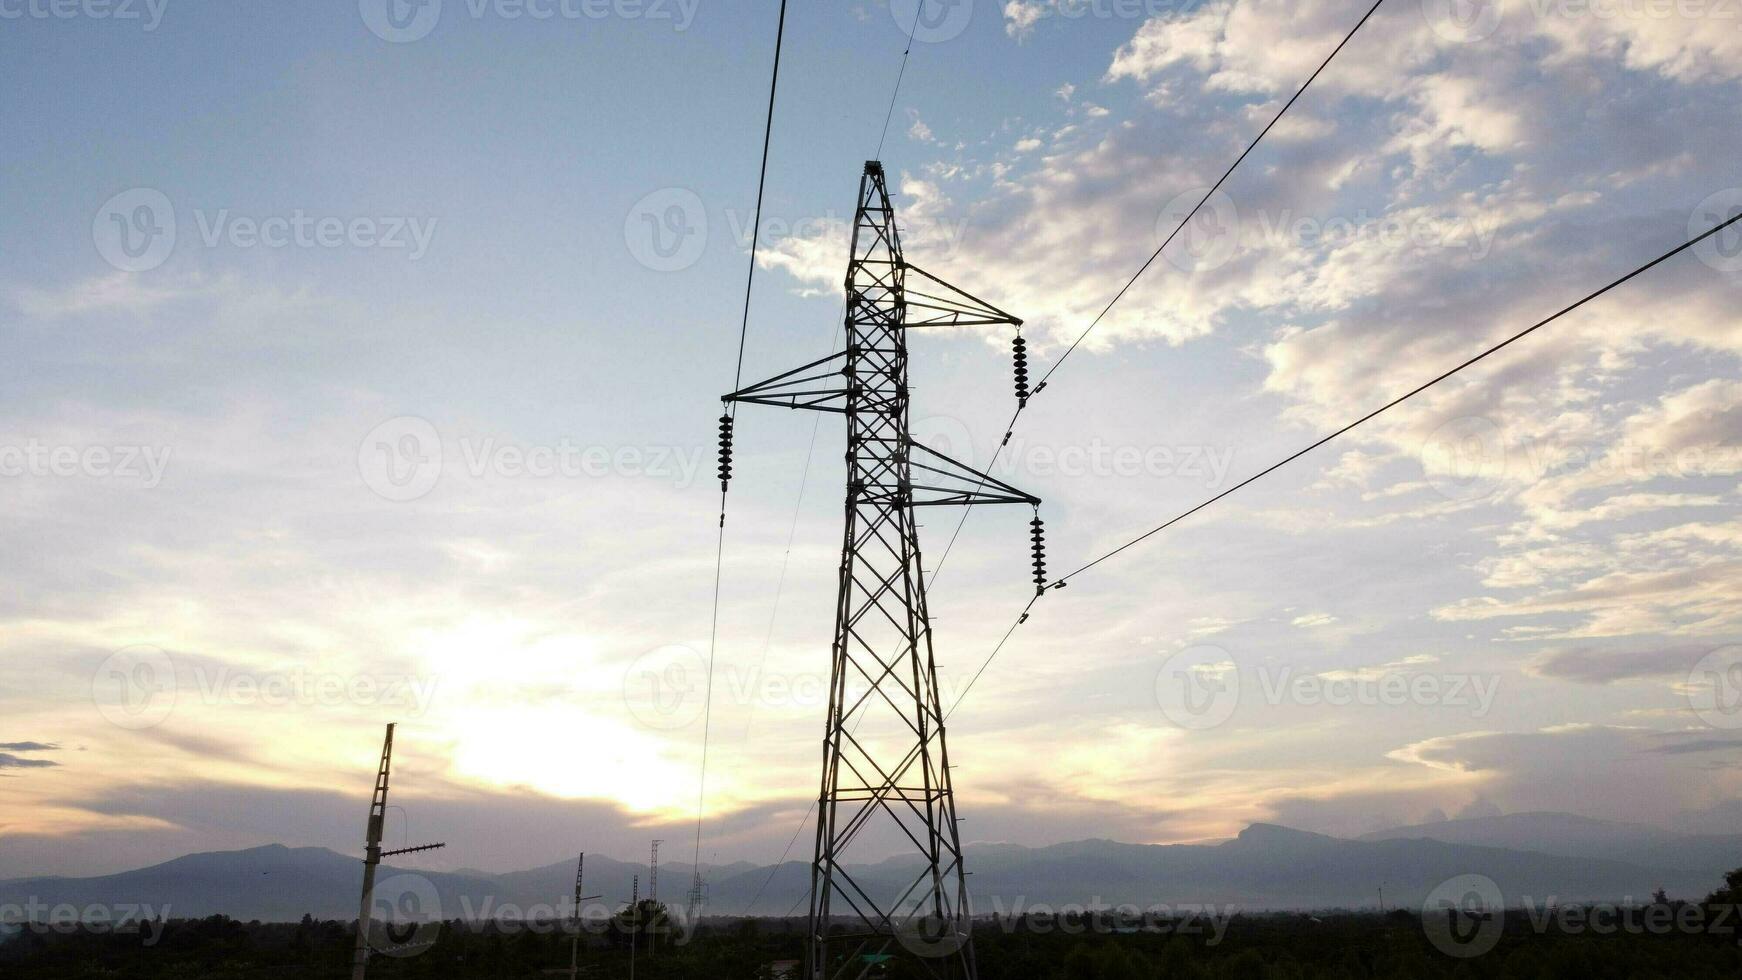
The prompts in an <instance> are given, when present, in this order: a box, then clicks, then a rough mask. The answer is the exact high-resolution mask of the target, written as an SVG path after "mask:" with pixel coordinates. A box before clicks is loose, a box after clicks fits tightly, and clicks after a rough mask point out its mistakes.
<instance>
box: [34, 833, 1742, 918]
mask: <svg viewBox="0 0 1742 980" xmlns="http://www.w3.org/2000/svg"><path fill="white" fill-rule="evenodd" d="M966 862H967V866H968V868H969V869H970V870H971V871H972V876H971V877H970V878H969V887H970V891H971V892H972V894H973V897H974V910H975V912H976V914H981V915H985V914H990V913H995V912H996V913H1001V914H1012V913H1016V912H1020V911H1022V910H1024V909H1030V908H1032V907H1033V906H1034V905H1035V904H1037V903H1044V904H1046V905H1050V906H1052V907H1054V908H1057V907H1060V906H1065V905H1093V904H1120V903H1135V904H1138V905H1142V906H1152V905H1157V904H1164V905H1170V906H1180V905H1218V906H1225V905H1235V906H1238V907H1240V908H1242V909H1246V910H1289V909H1328V908H1374V907H1377V906H1378V904H1379V902H1380V900H1381V898H1380V896H1381V890H1383V895H1384V902H1385V904H1386V906H1387V907H1392V908H1399V907H1400V908H1411V907H1414V908H1420V906H1421V903H1422V902H1423V901H1424V900H1425V898H1426V896H1427V895H1428V893H1429V892H1430V891H1432V890H1433V889H1434V888H1435V887H1436V886H1437V885H1439V884H1440V883H1442V882H1444V881H1447V880H1448V879H1451V878H1454V877H1457V876H1459V875H1464V874H1482V875H1486V876H1487V877H1489V878H1491V879H1493V880H1494V882H1495V883H1496V884H1497V885H1498V886H1499V887H1500V889H1501V892H1502V894H1503V895H1504V896H1505V897H1506V899H1507V901H1508V903H1509V904H1521V903H1526V902H1530V903H1541V902H1546V901H1551V900H1553V901H1563V902H1565V901H1619V900H1624V899H1628V898H1632V899H1644V898H1645V897H1646V896H1648V895H1649V894H1650V893H1651V892H1652V891H1653V890H1654V889H1656V888H1659V887H1662V888H1665V889H1667V890H1668V891H1669V892H1670V894H1671V895H1672V896H1675V897H1682V898H1699V897H1702V896H1704V895H1705V894H1706V893H1707V892H1709V891H1710V890H1712V889H1713V888H1714V887H1716V886H1717V885H1718V884H1719V883H1720V882H1721V879H1722V876H1723V872H1724V871H1726V870H1728V869H1731V868H1735V867H1737V866H1742V836H1732V837H1695V836H1686V835H1677V834H1674V833H1670V832H1668V831H1664V830H1660V829H1657V828H1653V827H1647V826H1644V825H1637V824H1625V823H1612V822H1605V821H1598V820H1590V819H1587V818H1583V817H1576V816H1572V815H1569V814H1558V813H1521V814H1512V815H1508V816H1502V817H1481V818H1473V819H1465V820H1450V821H1444V822H1440V823H1434V824H1424V825H1420V826H1413V827H1399V828H1395V829H1392V830H1386V831H1380V832H1378V833H1373V834H1368V835H1365V836H1364V837H1362V838H1360V839H1358V840H1350V839H1344V838H1338V837H1329V836H1325V835H1323V834H1314V833H1308V832H1305V831H1300V830H1292V829H1289V828H1286V827H1279V826H1275V825H1271V824H1253V825H1252V826H1250V827H1248V828H1247V829H1246V830H1244V831H1242V832H1241V833H1240V835H1239V836H1238V837H1235V838H1234V839H1232V840H1228V841H1223V842H1221V843H1215V844H1168V845H1147V844H1121V843H1117V842H1114V841H1107V840H1083V841H1076V842H1072V843H1066V844H1056V845H1052V846H1049V847H1039V848H1029V847H1021V846H1017V845H1012V844H979V845H972V846H970V847H969V848H968V849H967V854H966ZM360 870H361V869H360V863H359V861H358V859H357V858H354V857H347V856H345V855H342V854H338V853H336V852H334V851H331V850H327V849H325V848H290V847H285V846H282V845H269V846H265V847H257V848H252V849H249V850H243V851H225V852H214V853H206V854H192V855H188V856H186V857H182V858H177V859H176V860H173V861H169V862H166V863H164V864H159V865H155V866H153V867H149V868H142V869H139V870H136V871H128V872H123V873H120V874H113V875H105V876H102V877H95V878H59V877H39V878H23V879H15V880H11V881H0V905H4V904H8V903H11V904H20V905H22V904H24V903H26V902H27V901H33V902H35V903H36V904H37V905H38V906H39V907H40V906H55V905H61V904H70V905H74V906H77V907H81V908H83V907H86V906H90V905H96V904H101V905H106V906H110V907H115V906H149V908H150V911H151V912H152V913H162V914H164V915H165V916H166V917H170V918H186V917H199V916H206V915H213V914H225V915H230V916H233V917H235V918H238V919H243V920H249V919H260V920H263V921H293V920H296V919H299V918H301V917H302V916H303V914H305V913H308V914H312V915H314V916H315V917H317V918H327V919H352V918H355V916H356V912H357V904H356V903H357V893H358V887H359V883H360ZM918 870H919V866H918V865H917V864H915V863H913V862H912V861H910V860H907V859H891V860H889V861H885V862H882V863H879V864H870V865H863V866H858V867H854V868H853V869H852V873H853V875H854V877H855V879H856V880H857V881H859V882H860V883H861V884H863V885H865V886H866V887H867V888H868V889H869V890H872V891H873V893H875V891H876V889H883V890H886V891H891V892H894V891H899V890H901V889H902V888H904V887H905V886H906V885H907V884H908V883H909V882H911V881H912V880H913V878H914V877H915V876H916V875H917V874H918ZM703 875H704V878H705V879H706V880H707V881H708V883H709V887H708V902H707V907H706V911H707V912H708V913H709V914H714V915H744V914H753V915H760V916H785V915H792V914H799V913H802V911H803V904H804V898H805V895H806V893H807V889H808V886H809V878H810V869H809V865H808V864H807V863H804V862H796V861H794V862H787V863H784V864H781V865H779V866H764V867H757V866H754V865H751V864H748V863H739V864H733V865H721V866H712V867H709V866H704V867H703ZM400 876H415V877H405V878H402V877H400ZM691 876H692V871H691V868H690V866H688V865H683V864H672V865H664V866H662V867H661V868H660V881H661V883H662V885H663V886H664V888H663V894H664V896H665V901H666V902H668V903H669V904H672V905H682V904H683V903H684V896H685V895H686V893H687V891H688V888H689V884H690V880H691ZM636 877H639V879H640V882H639V883H640V887H641V890H642V894H644V895H645V894H647V892H648V890H649V888H650V886H651V884H652V883H651V881H650V880H649V875H648V868H647V866H646V865H645V864H633V863H627V862H621V861H616V860H612V859H610V858H606V857H602V856H591V855H590V856H588V858H587V878H586V884H587V889H586V890H587V891H588V893H590V894H598V895H602V896H604V898H603V899H602V900H601V902H600V905H599V907H600V908H601V909H603V908H604V907H606V906H609V907H611V908H615V907H617V906H619V905H621V904H623V903H625V902H626V901H627V900H628V897H629V893H630V889H631V887H632V881H633V879H635V878H636ZM379 878H380V880H381V881H382V882H383V884H384V885H385V886H386V887H388V888H401V887H412V888H416V889H418V890H419V893H420V894H423V895H430V894H433V895H434V896H435V897H436V898H437V899H438V900H439V902H440V911H441V914H442V915H443V916H445V917H448V918H488V917H493V916H495V915H498V914H504V906H505V905H508V906H514V907H515V908H516V909H517V910H518V911H514V910H510V911H508V912H507V913H506V914H508V915H509V916H510V917H513V916H515V915H517V914H519V913H520V912H524V911H527V910H532V909H538V908H541V907H543V908H546V909H548V908H553V907H557V906H558V905H559V903H560V902H561V900H562V899H563V897H564V896H567V895H571V894H572V889H573V886H574V865H573V863H572V862H570V861H561V862H557V863H555V864H550V865H547V866H544V867H540V868H533V869H530V870H527V871H517V872H512V873H506V874H498V873H491V872H484V871H476V870H464V871H453V872H436V871H419V870H417V869H416V868H415V866H414V865H410V863H408V866H405V867H389V866H384V867H383V868H382V869H381V871H380V875H379ZM389 883H391V884H389Z"/></svg>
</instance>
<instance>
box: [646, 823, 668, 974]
mask: <svg viewBox="0 0 1742 980" xmlns="http://www.w3.org/2000/svg"><path fill="white" fill-rule="evenodd" d="M663 843H665V841H662V840H656V841H654V842H653V857H652V859H651V860H649V861H648V862H647V866H648V867H649V868H650V869H651V874H652V880H651V881H650V882H649V883H648V886H647V904H648V906H649V912H648V929H647V958H648V959H653V957H654V956H655V955H656V954H658V952H659V933H658V926H657V925H656V924H655V922H654V920H653V917H654V916H655V915H657V914H658V913H659V845H661V844H663Z"/></svg>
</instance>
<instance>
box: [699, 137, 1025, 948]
mask: <svg viewBox="0 0 1742 980" xmlns="http://www.w3.org/2000/svg"><path fill="white" fill-rule="evenodd" d="M846 288H847V322H846V338H847V343H846V348H845V350H843V351H841V352H839V353H837V354H832V355H830V356H829V357H825V358H822V359H821V360H818V361H813V362H811V363H809V364H806V365H803V366H802V367H799V368H795V369H793V370H791V371H787V372H786V373H784V374H780V375H776V376H775V377H773V378H770V379H768V380H767V381H763V382H760V383H758V384H754V385H751V386H749V387H746V388H742V389H740V390H738V391H735V392H733V393H732V394H730V395H727V396H725V398H724V399H723V400H724V401H725V402H727V403H729V404H733V403H750V404H759V405H775V406H779V407H782V408H803V409H809V410H812V411H820V412H833V413H837V414H841V415H844V416H846V419H847V457H846V458H847V493H846V527H845V534H844V537H843V543H842V546H841V565H840V580H839V592H838V594H837V598H836V607H835V635H834V643H833V647H832V649H831V664H830V675H831V679H830V686H829V713H828V716H827V719H826V723H825V728H824V735H823V772H822V787H821V791H820V793H819V795H818V809H817V830H816V849H815V856H814V859H813V861H812V864H811V893H810V918H809V930H808V937H807V943H806V951H805V974H804V975H805V978H806V980H832V978H836V977H859V976H862V975H863V974H864V972H865V971H866V969H868V964H869V963H870V962H872V961H871V960H867V959H866V957H876V958H878V961H881V960H882V959H883V958H885V957H902V958H904V960H905V961H906V962H907V964H908V969H909V971H910V972H912V973H913V974H915V975H919V976H929V977H938V978H951V980H973V978H974V977H975V976H976V972H975V965H974V948H973V942H972V937H971V934H970V929H971V925H972V914H971V911H970V908H969V902H968V892H967V882H966V871H965V870H964V869H963V867H962V849H961V838H960V831H959V828H958V827H957V822H958V821H957V818H956V799H955V793H954V790H953V788H952V784H951V776H950V760H949V752H948V749H947V748H946V745H945V740H944V718H943V708H942V706H941V705H940V703H939V696H938V681H937V665H936V662H935V658H934V656H933V652H932V632H931V620H930V616H929V614H928V612H927V609H926V584H925V568H924V566H923V564H922V562H921V558H920V548H919V535H918V524H917V523H916V521H915V520H914V509H915V508H916V507H927V506H973V505H977V504H1025V505H1028V506H1031V507H1034V508H1036V516H1035V519H1034V521H1033V522H1031V523H1032V526H1033V532H1032V533H1033V535H1034V541H1035V548H1036V551H1035V558H1036V562H1035V565H1036V568H1035V573H1036V588H1037V589H1041V588H1044V585H1045V583H1044V571H1043V568H1042V564H1041V559H1040V548H1041V540H1040V534H1041V525H1040V518H1039V515H1038V508H1039V505H1040V501H1039V499H1038V498H1036V497H1034V496H1032V495H1030V494H1027V493H1024V492H1022V491H1020V490H1017V489H1016V488H1014V487H1012V486H1010V485H1008V484H1006V483H1003V482H1001V481H999V480H996V479H993V478H992V477H991V476H988V475H987V474H985V473H981V472H979V471H977V470H974V469H971V468H970V467H968V466H967V465H966V464H963V463H960V462H958V461H956V460H954V459H951V458H949V457H948V456H945V455H944V454H942V453H940V452H938V451H936V450H934V449H931V448H929V447H927V446H925V445H922V444H920V443H918V442H915V441H914V439H913V438H912V436H911V434H910V431H909V427H908V410H909V401H908V399H909V389H908V332H909V331H910V330H914V329H917V328H929V327H988V326H1006V327H1011V328H1014V329H1016V330H1020V327H1021V324H1022V321H1021V320H1019V319H1017V318H1016V317H1013V316H1011V315H1010V314H1008V313H1005V312H1003V311H1002V310H999V309H997V308H996V307H994V306H992V305H990V304H988V303H986V302H985V301H983V300H981V299H978V298H977V297H975V296H973V295H971V294H969V293H967V292H964V291H963V290H961V289H958V288H957V287H955V286H952V285H950V284H948V283H946V282H944V281H942V280H941V279H938V278H937V277H936V276H933V275H931V274H930V273H928V272H926V271H925V270H923V269H921V268H919V267H918V266H917V265H914V264H912V263H910V262H908V261H907V259H906V257H905V256H904V255H903V254H902V250H901V239H900V235H899V233H898V230H897V228H896V222H895V211H894V207H893V205H892V204H891V202H890V200H889V191H888V187H887V186H886V183H885V178H884V172H883V165H882V164H880V163H878V162H876V161H870V162H867V163H866V164H865V171H864V175H863V176H862V177H861V179H860V183H859V204H858V209H857V211H856V213H855V216H854V220H853V242H852V252H851V255H850V258H849V264H848V266H847V280H846ZM1013 346H1014V347H1015V350H1016V354H1017V368H1018V373H1017V392H1018V397H1019V398H1020V397H1023V396H1025V395H1027V394H1028V391H1027V377H1026V370H1025V368H1026V355H1025V354H1024V353H1023V346H1022V343H1021V339H1020V337H1019V336H1018V337H1017V338H1016V340H1015V342H1014V343H1013ZM720 425H721V436H722V438H721V479H722V481H723V482H724V481H726V480H729V478H730V473H731V466H730V463H731V438H732V429H733V425H734V416H733V414H732V413H731V412H728V414H727V415H725V416H724V417H722V418H721V420H720ZM860 841H863V842H864V845H863V846H862V847H861V848H860V852H861V853H875V852H879V851H880V852H882V853H883V854H884V855H887V854H888V852H889V850H890V849H891V848H896V849H901V848H907V847H909V846H911V850H909V851H907V852H906V853H907V855H908V856H910V857H911V856H917V857H918V858H919V859H920V867H921V868H922V870H921V871H920V872H919V874H918V875H917V877H916V878H914V879H913V880H912V881H911V882H908V883H907V884H906V885H905V887H904V888H898V889H896V890H893V891H889V890H883V891H879V890H878V889H875V888H873V887H872V885H871V883H870V882H869V881H860V880H857V879H856V878H855V877H854V874H853V872H852V871H850V870H849V867H848V865H849V864H851V863H853V859H852V857H851V856H850V855H849V853H848V852H849V849H850V848H851V846H852V845H853V844H855V843H856V842H860ZM836 916H839V917H841V918H844V919H847V920H849V923H850V924H848V925H847V926H846V927H845V928H844V930H843V931H841V932H839V933H834V932H833V931H832V930H833V927H834V925H835V921H834V917H836Z"/></svg>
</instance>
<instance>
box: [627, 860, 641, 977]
mask: <svg viewBox="0 0 1742 980" xmlns="http://www.w3.org/2000/svg"><path fill="white" fill-rule="evenodd" d="M639 938H641V876H640V875H636V876H635V884H634V885H633V886H631V888H630V891H629V980H635V941H636V940H637V939H639Z"/></svg>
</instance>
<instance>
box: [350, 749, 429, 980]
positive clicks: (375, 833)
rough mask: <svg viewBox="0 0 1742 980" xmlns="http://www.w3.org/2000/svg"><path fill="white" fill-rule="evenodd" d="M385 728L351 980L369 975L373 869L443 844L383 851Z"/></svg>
mask: <svg viewBox="0 0 1742 980" xmlns="http://www.w3.org/2000/svg"><path fill="white" fill-rule="evenodd" d="M395 727H397V726H395V725H392V724H389V725H388V726H387V739H386V741H385V742H383V743H382V746H381V765H380V767H379V768H378V769H376V770H375V795H374V797H373V799H372V800H371V801H370V803H369V824H368V827H367V829H366V831H365V835H366V836H365V843H364V850H363V904H362V907H361V908H360V909H359V910H358V912H357V948H356V950H355V955H354V956H353V958H352V960H351V977H352V980H365V978H366V977H367V974H368V971H369V955H370V953H372V952H374V950H372V949H371V948H370V946H369V925H370V922H371V920H372V919H373V917H374V910H375V869H376V868H378V867H380V866H381V859H382V858H384V857H393V856H394V855H396V854H413V853H416V852H418V851H433V850H435V849H436V848H439V847H446V846H447V845H446V844H425V845H423V846H421V847H406V848H401V849H399V850H397V851H383V850H382V849H381V837H382V834H383V832H384V830H385V829H386V824H387V783H388V778H389V776H390V775H391V774H392V771H393V729H394V728H395Z"/></svg>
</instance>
